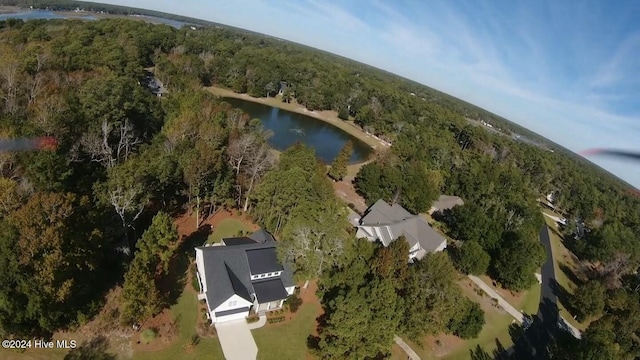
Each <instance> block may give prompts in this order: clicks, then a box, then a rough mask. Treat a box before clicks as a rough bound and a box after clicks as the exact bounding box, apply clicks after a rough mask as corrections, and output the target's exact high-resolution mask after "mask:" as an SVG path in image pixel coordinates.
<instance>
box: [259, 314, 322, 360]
mask: <svg viewBox="0 0 640 360" xmlns="http://www.w3.org/2000/svg"><path fill="white" fill-rule="evenodd" d="M316 316H317V308H316V306H314V305H313V304H307V303H304V304H302V306H300V309H298V313H296V315H295V317H294V319H293V320H291V321H289V322H287V323H284V324H281V325H275V324H274V325H270V324H267V325H265V326H264V327H262V328H260V329H256V330H253V331H252V333H253V338H254V339H255V341H256V344H257V345H258V360H282V359H304V358H305V355H306V354H307V337H308V336H309V335H311V334H312V333H313V331H314V329H315V327H316Z"/></svg>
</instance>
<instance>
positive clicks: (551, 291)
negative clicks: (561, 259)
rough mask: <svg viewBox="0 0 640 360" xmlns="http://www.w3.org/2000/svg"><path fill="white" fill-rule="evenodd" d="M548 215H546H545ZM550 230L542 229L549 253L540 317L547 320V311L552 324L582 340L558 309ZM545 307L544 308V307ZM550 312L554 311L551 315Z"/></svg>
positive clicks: (544, 266)
mask: <svg viewBox="0 0 640 360" xmlns="http://www.w3.org/2000/svg"><path fill="white" fill-rule="evenodd" d="M545 215H546V214H545ZM550 231H551V230H550V229H549V228H548V227H547V226H546V225H545V226H543V227H542V229H540V243H541V244H542V246H544V250H545V251H546V253H547V260H546V262H545V263H544V265H542V292H541V293H540V307H539V309H538V317H539V318H540V320H542V321H545V322H546V321H547V319H545V318H544V317H545V314H544V313H545V311H547V312H548V313H547V315H546V316H547V317H548V318H549V322H550V323H554V324H557V325H558V326H559V327H561V328H563V329H564V330H567V331H569V332H570V333H571V334H573V336H574V337H576V338H578V339H580V338H581V333H580V330H578V329H576V328H575V327H574V326H573V325H571V324H569V322H568V321H566V320H565V319H564V318H562V316H560V309H559V308H558V296H557V295H556V287H557V284H558V283H557V281H556V271H555V267H554V265H553V249H552V247H551V235H550ZM545 304H546V305H545ZM543 305H544V306H543ZM549 310H553V313H551V312H550V311H549Z"/></svg>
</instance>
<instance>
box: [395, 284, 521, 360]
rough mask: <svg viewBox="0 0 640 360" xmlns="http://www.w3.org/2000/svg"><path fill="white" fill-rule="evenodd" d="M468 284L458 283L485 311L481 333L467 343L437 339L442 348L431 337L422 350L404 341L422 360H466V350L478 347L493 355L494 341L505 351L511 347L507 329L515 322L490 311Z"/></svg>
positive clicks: (488, 303)
mask: <svg viewBox="0 0 640 360" xmlns="http://www.w3.org/2000/svg"><path fill="white" fill-rule="evenodd" d="M470 282H471V281H470V280H469V279H465V280H463V281H462V282H460V287H461V289H462V292H463V293H464V294H465V295H466V296H467V297H468V298H469V299H471V301H474V302H477V303H479V304H480V307H481V308H482V310H484V319H485V324H484V326H483V327H482V331H481V332H480V334H478V337H477V338H475V339H470V340H462V339H459V338H457V337H454V336H449V335H447V336H437V337H436V338H438V339H440V340H441V341H442V342H443V344H442V348H439V346H438V345H435V344H434V342H433V339H432V338H430V337H426V338H425V339H424V340H423V342H424V344H425V347H424V348H422V347H420V346H419V345H417V344H416V343H414V342H411V341H409V340H407V339H404V340H405V341H406V342H407V344H409V346H411V348H412V349H413V350H414V351H415V352H416V353H417V354H418V356H420V358H421V359H422V360H436V359H447V360H463V359H464V360H468V359H469V350H471V349H475V348H476V346H478V345H480V347H481V348H483V349H484V350H485V351H487V352H489V353H492V352H493V350H494V349H496V347H497V343H496V340H497V341H499V342H500V344H501V346H503V347H504V348H508V347H510V346H511V345H512V344H513V341H512V340H511V335H510V334H509V325H511V323H512V322H513V321H514V319H513V317H512V316H511V315H509V314H508V313H506V312H504V311H502V310H498V309H496V308H495V307H493V306H492V305H491V301H490V300H489V297H488V296H483V297H482V298H481V297H480V296H479V295H478V294H476V293H475V292H474V290H473V288H472V287H470V286H469V283H470ZM429 340H431V341H429Z"/></svg>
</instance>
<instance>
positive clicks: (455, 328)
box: [448, 301, 484, 339]
mask: <svg viewBox="0 0 640 360" xmlns="http://www.w3.org/2000/svg"><path fill="white" fill-rule="evenodd" d="M483 326H484V311H482V309H481V308H480V305H479V304H478V303H475V302H472V301H468V302H467V306H466V308H465V309H464V310H463V311H460V312H459V313H458V314H456V316H455V317H454V318H453V319H451V321H450V322H449V325H448V328H449V331H451V332H452V333H453V334H454V335H456V336H459V337H461V338H463V339H473V338H476V337H477V336H478V334H480V331H481V330H482V327H483Z"/></svg>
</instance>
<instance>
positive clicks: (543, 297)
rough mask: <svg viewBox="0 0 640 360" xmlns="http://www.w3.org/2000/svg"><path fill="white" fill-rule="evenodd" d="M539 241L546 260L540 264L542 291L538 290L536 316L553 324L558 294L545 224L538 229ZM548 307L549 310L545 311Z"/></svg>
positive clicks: (556, 313)
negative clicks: (538, 297) (538, 304)
mask: <svg viewBox="0 0 640 360" xmlns="http://www.w3.org/2000/svg"><path fill="white" fill-rule="evenodd" d="M540 243H541V244H542V246H544V250H545V253H546V254H547V260H546V261H545V262H544V264H543V265H542V291H541V292H540V305H543V304H545V306H540V307H539V308H538V317H539V318H540V320H542V321H545V322H546V321H549V322H551V323H553V324H557V323H558V296H557V295H556V292H555V286H556V270H555V267H554V266H553V251H552V250H551V237H550V236H549V229H548V228H547V226H546V225H545V226H543V227H542V228H541V229H540ZM548 307H551V309H549V310H555V311H546V310H547V308H548Z"/></svg>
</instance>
